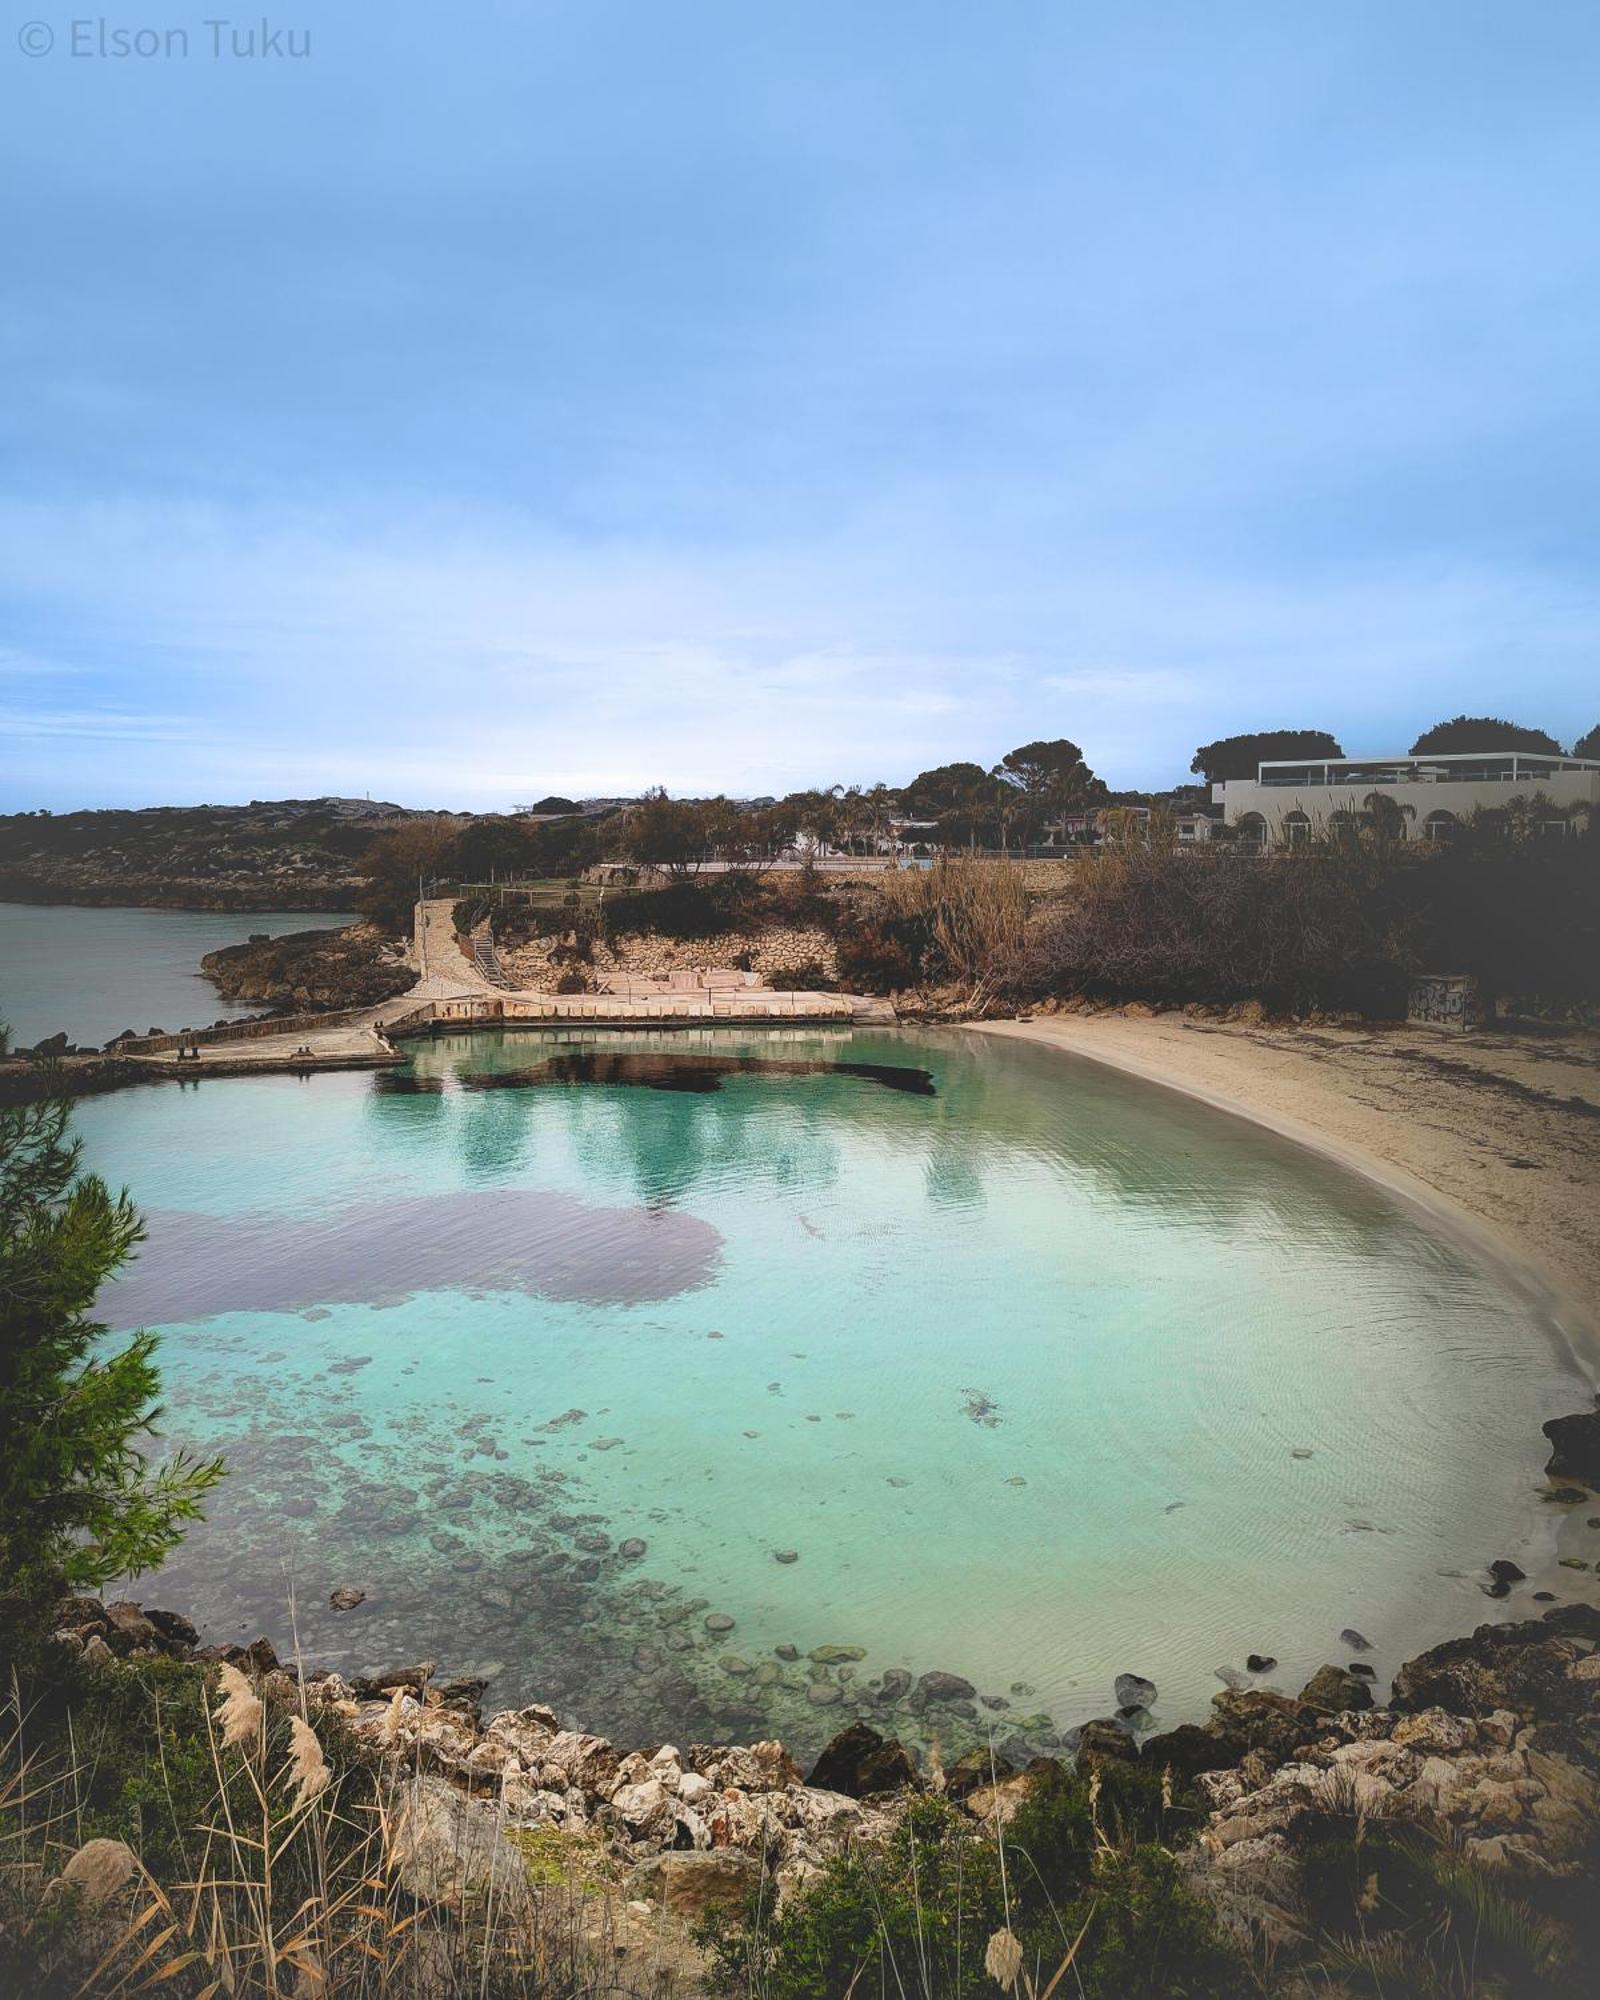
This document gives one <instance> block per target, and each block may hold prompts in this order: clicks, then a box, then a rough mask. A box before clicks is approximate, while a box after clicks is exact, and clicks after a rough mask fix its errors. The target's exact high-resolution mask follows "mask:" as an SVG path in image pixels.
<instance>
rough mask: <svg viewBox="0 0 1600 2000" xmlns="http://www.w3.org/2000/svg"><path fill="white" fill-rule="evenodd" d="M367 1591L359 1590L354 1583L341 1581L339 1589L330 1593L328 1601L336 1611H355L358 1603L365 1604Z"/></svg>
mask: <svg viewBox="0 0 1600 2000" xmlns="http://www.w3.org/2000/svg"><path fill="white" fill-rule="evenodd" d="M366 1601H367V1593H366V1592H365V1591H364V1590H357V1589H356V1587H355V1585H354V1584H350V1583H341V1584H340V1586H339V1588H338V1589H337V1590H332V1591H330V1592H329V1593H328V1602H329V1603H330V1604H331V1605H332V1606H333V1608H334V1610H335V1611H354V1610H355V1608H356V1606H357V1605H358V1604H365V1603H366Z"/></svg>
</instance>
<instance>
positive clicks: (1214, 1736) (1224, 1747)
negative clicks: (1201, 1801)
mask: <svg viewBox="0 0 1600 2000" xmlns="http://www.w3.org/2000/svg"><path fill="white" fill-rule="evenodd" d="M1237 1756H1238V1752H1237V1750H1236V1749H1235V1747H1234V1745H1233V1744H1231V1743H1230V1742H1229V1741H1228V1739H1227V1737H1225V1736H1224V1735H1223V1734H1222V1733H1221V1732H1220V1731H1218V1730H1216V1729H1214V1728H1201V1727H1200V1726H1199V1725H1198V1724H1196V1723H1193V1722H1181V1723H1179V1725H1178V1727H1177V1728H1176V1729H1169V1730H1167V1731H1166V1732H1165V1733H1164V1734H1162V1735H1160V1736H1148V1737H1146V1738H1145V1742H1144V1746H1143V1749H1142V1751H1141V1753H1140V1762H1141V1763H1144V1764H1149V1765H1150V1766H1151V1767H1152V1768H1153V1769H1155V1770H1157V1771H1171V1772H1173V1773H1174V1774H1175V1775H1176V1776H1177V1777H1179V1778H1182V1779H1190V1778H1197V1777H1198V1776H1199V1775H1200V1773H1201V1772H1202V1771H1221V1770H1225V1769H1226V1768H1227V1767H1228V1766H1229V1765H1230V1764H1232V1763H1234V1762H1235V1761H1236V1760H1237Z"/></svg>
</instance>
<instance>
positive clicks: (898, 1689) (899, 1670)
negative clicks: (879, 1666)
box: [874, 1667, 911, 1702]
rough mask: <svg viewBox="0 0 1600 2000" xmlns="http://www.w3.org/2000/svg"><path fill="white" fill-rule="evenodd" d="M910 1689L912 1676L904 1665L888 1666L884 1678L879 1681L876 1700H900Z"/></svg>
mask: <svg viewBox="0 0 1600 2000" xmlns="http://www.w3.org/2000/svg"><path fill="white" fill-rule="evenodd" d="M910 1689H911V1676H910V1674H908V1673H907V1672H906V1670H905V1668H904V1667H886V1668H885V1669H884V1673H883V1678H882V1679H881V1680H880V1681H879V1683H878V1692H877V1694H876V1695H875V1696H874V1700H876V1701H881V1702H890V1701H899V1700H900V1698H901V1697H902V1695H905V1694H907V1693H909V1692H910Z"/></svg>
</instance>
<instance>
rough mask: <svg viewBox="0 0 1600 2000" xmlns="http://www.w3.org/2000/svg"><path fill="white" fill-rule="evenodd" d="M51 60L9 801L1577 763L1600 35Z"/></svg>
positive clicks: (1025, 0)
mask: <svg viewBox="0 0 1600 2000" xmlns="http://www.w3.org/2000/svg"><path fill="white" fill-rule="evenodd" d="M104 4H105V5H107V6H108V7H112V8H116V7H117V6H118V5H119V4H120V0H104ZM12 12H13V14H14V15H15V17H16V20H17V23H18V25H17V26H16V27H15V28H13V27H12V26H11V25H10V24H9V20H8V24H7V25H6V26H5V27H3V28H0V93H3V95H0V809H9V810H16V809H22V808H33V807H40V806H47V807H50V808H52V809H56V810H61V809H67V808H72V807H80V806H96V805H139V804H148V803H158V802H185V803H187V802H195V801H200V800H210V801H217V802H227V801H233V800H243V799H248V798H251V797H279V796H314V795H320V794H323V793H337V794H349V795H360V794H364V793H371V794H372V795H373V796H375V797H380V798H392V799H397V800H400V801H402V802H403V803H406V804H411V805H431V806H459V807H475V808H479V809H496V808H504V807H508V806H511V805H513V804H517V803H523V802H526V801H529V800H532V799H536V798H538V797H540V796H541V795H543V794H545V793H547V792H551V791H557V792H562V793H568V794H572V795H575V796H580V797H581V796H589V795H596V794H612V793H627V792H633V791H637V790H639V789H641V788H643V787H645V786H647V785H652V784H657V783H661V784H665V785H666V786H667V787H668V788H669V789H670V790H672V791H674V792H686V793H692V794H699V793H706V792H714V791H728V792H731V793H734V794H736V795H746V796H748V795H754V794H760V793H768V792H771V793H781V792H784V791H787V790H790V789H794V788H797V787H801V786H806V785H812V784H817V783H832V782H843V783H852V782H860V783H871V782H873V781H875V780H879V779H882V780H886V781H888V782H890V783H894V782H903V781H904V780H905V779H907V778H909V777H910V776H911V775H912V774H913V773H915V772H916V771H917V770H919V769H922V768H924V767H926V766H928V765H931V764H936V763H940V762H944V761H948V760H950V759H954V758H963V759H965V758H972V759H976V760H978V761H980V762H983V763H992V762H994V761H995V760H997V759H998V758H999V757H1000V756H1001V755H1002V754H1003V753H1004V752H1005V751H1007V750H1008V749H1010V748H1012V747H1013V746H1014V745H1016V744H1018V743H1022V742H1026V741H1028V740H1030V739H1033V738H1036V737H1040V736H1060V735H1065V736H1070V737H1072V738H1073V739H1074V740H1075V741H1077V742H1078V743H1080V744H1082V745H1083V747H1084V749H1085V751H1086V753H1087V755H1088V757H1089V760H1090V762H1091V763H1092V764H1093V765H1094V767H1095V768H1096V769H1097V770H1098V771H1099V772H1100V773H1101V774H1102V775H1103V776H1105V777H1106V778H1107V779H1108V780H1109V781H1110V782H1111V783H1112V784H1113V785H1114V786H1118V787H1123V786H1130V787H1131V786H1157V785H1166V784H1171V783H1174V782H1178V781H1180V780H1182V779H1184V778H1185V777H1186V776H1187V771H1188V765H1189V760H1190V757H1191V755H1192V753H1193V750H1194V748H1195V746H1196V745H1197V744H1198V743H1200V742H1203V741H1206V740H1209V739H1211V738H1213V737H1216V736H1219V735H1224V734H1227V733H1230V732H1232V731H1235V730H1240V729H1248V728H1257V727H1300V726H1305V727H1322V728H1328V729H1331V730H1333V731H1334V732H1335V733H1336V734H1337V735H1338V736H1339V737H1340V739H1341V740H1342V742H1343V744H1344V747H1345V749H1346V751H1347V752H1349V753H1350V754H1352V755H1357V754H1362V753H1366V752H1379V751H1393V750H1395V749H1404V748H1405V747H1407V746H1408V745H1409V743H1410V741H1411V739H1412V738H1413V737H1414V736H1415V735H1416V734H1417V733H1418V732H1419V731H1420V730H1421V729H1422V728H1424V727H1425V726H1427V725H1428V724H1430V723H1432V722H1434V721H1436V720H1438V719H1440V718H1441V717H1443V716H1447V715H1453V714H1455V713H1457V712H1459V711H1462V710H1466V711H1469V712H1483V711H1487V712H1490V713H1499V714H1509V715H1511V716H1513V717H1514V718H1515V719H1517V720H1520V721H1524V722H1527V723H1531V724H1533V725H1535V726H1538V727H1543V728H1546V729H1548V730H1550V731H1551V732H1552V733H1554V734H1555V735H1556V736H1558V737H1559V738H1560V739H1561V740H1562V741H1563V742H1564V743H1570V742H1571V741H1572V740H1573V738H1575V737H1576V736H1577V735H1578V734H1580V733H1581V732H1582V731H1584V730H1587V729H1588V728H1590V727H1591V726H1592V725H1594V724H1595V723H1596V722H1597V721H1600V671H1597V666H1596V662H1597V657H1600V566H1597V550H1596V538H1597V533H1600V401H1597V398H1596V395H1595V369H1596V356H1597V354H1600V229H1597V227H1596V222H1595V190H1596V188H1597V187H1600V108H1597V107H1600V8H1596V7H1595V6H1594V5H1593V0H1541V4H1539V5H1537V6H1535V7H1531V8H1513V7H1509V6H1506V5H1505V4H1504V0H1496V4H1492V5H1491V4H1481V0H1433V3H1431V4H1413V3H1412V0H1381V4H1367V0H1337V4H1331V3H1330V4H1315V0H1313V3H1312V4H1305V5H1294V6H1284V5H1283V4H1282V0H1263V4H1251V5H1245V4H1234V3H1233V0H1206V4H1205V5H1204V6H1195V5H1193V4H1192V0H1191V3H1188V4H1186V0H1168V4H1155V0H1116V4H1112V0H1097V4H1094V5H1085V4H1079V0H984V4H978V0H967V4H954V3H953V0H921V4H920V5H915V6H913V5H910V4H905V0H868V4H863V0H848V4H846V0H805V4H803V5H800V4H795V3H794V0H759V4H752V0H741V4H733V3H732V0H562V4H550V0H515V4H510V0H507V4H499V3H498V0H493V4H490V3H489V0H458V4H456V5H454V6H452V7H450V8H441V7H439V6H437V5H431V6H427V7H423V6H421V5H418V4H415V0H387V3H386V4H385V5H384V6H382V7H378V6H374V5H371V4H365V5H361V6H357V5H356V4H354V0H284V11H281V12H280V11H277V10H276V7H275V9H274V11H273V12H272V13H271V14H270V16H269V17H268V18H269V20H270V23H271V25H272V26H273V27H274V28H276V29H279V30H280V31H292V33H293V36H294V38H295V39H293V40H291V41H288V42H287V44H286V45H285V44H284V43H283V42H280V45H279V52H277V53H272V52H269V51H266V50H263V49H262V47H261V46H260V45H259V37H260V22H261V18H262V17H261V15H260V13H259V12H253V13H251V14H250V15H249V16H248V17H240V18H239V21H238V23H237V25H238V28H239V30H240V36H241V44H242V42H243V35H244V32H245V30H246V29H247V28H254V29H255V32H256V35H257V44H258V45H257V47H256V49H255V51H254V53H235V52H234V44H233V32H234V30H233V28H232V27H229V28H227V29H216V30H214V29H212V28H210V27H208V26H207V25H206V23H207V22H208V21H209V20H215V19H217V18H218V17H217V16H215V15H214V14H212V13H211V12H210V11H209V10H207V9H205V8H203V7H197V8H196V9H195V11H194V12H193V13H188V12H186V11H185V6H184V0H142V4H141V5H138V6H134V7H133V8H132V10H131V11H126V12H115V11H113V12H110V13H107V14H105V15H103V16H102V15H94V16H87V17H77V18H78V20H79V21H80V23H81V26H79V27H78V28H75V27H74V17H73V16H72V15H71V14H70V13H68V12H63V11H59V10H58V9H57V8H56V5H55V0H19V4H18V6H17V8H15V9H13V10H12ZM29 17H36V18H32V19H30V18H29ZM101 24H103V31H104V32H103V33H102V26H101ZM141 29H143V30H147V31H150V32H149V34H148V35H147V37H146V41H145V46H150V41H151V39H152V37H153V40H154V43H155V44H156V52H155V53H153V54H148V55H144V54H139V53H130V54H127V55H120V54H118V53H117V52H116V51H117V46H118V45H117V42H116V35H117V33H118V32H119V31H120V32H121V33H122V34H124V35H125V36H127V37H129V38H130V39H131V38H132V37H133V36H134V32H135V31H136V30H141ZM41 30H42V31H43V32H42V33H41ZM214 37H217V38H218V40H217V41H216V42H214V39H213V38H214ZM307 40H308V41H309V48H308V49H307V50H306V52H305V53H297V52H291V51H295V50H298V49H300V48H303V47H305V44H306V42H307Z"/></svg>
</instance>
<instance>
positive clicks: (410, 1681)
mask: <svg viewBox="0 0 1600 2000" xmlns="http://www.w3.org/2000/svg"><path fill="white" fill-rule="evenodd" d="M432 1679H433V1662H432V1660H419V1661H418V1662H417V1664H416V1665H415V1666H411V1667H385V1668H384V1669H383V1670H382V1671H381V1672H378V1673H371V1674H352V1675H351V1677H350V1685H351V1687H352V1688H353V1689H354V1691H355V1693H356V1695H357V1696H358V1698H359V1699H361V1700H362V1701H381V1700H382V1699H383V1698H384V1696H385V1695H389V1694H392V1693H393V1692H394V1690H395V1689H396V1688H407V1689H409V1690H411V1691H412V1692H413V1693H416V1694H420V1693H421V1692H422V1690H423V1689H424V1688H425V1687H426V1686H427V1685H428V1683H429V1681H431V1680H432Z"/></svg>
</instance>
